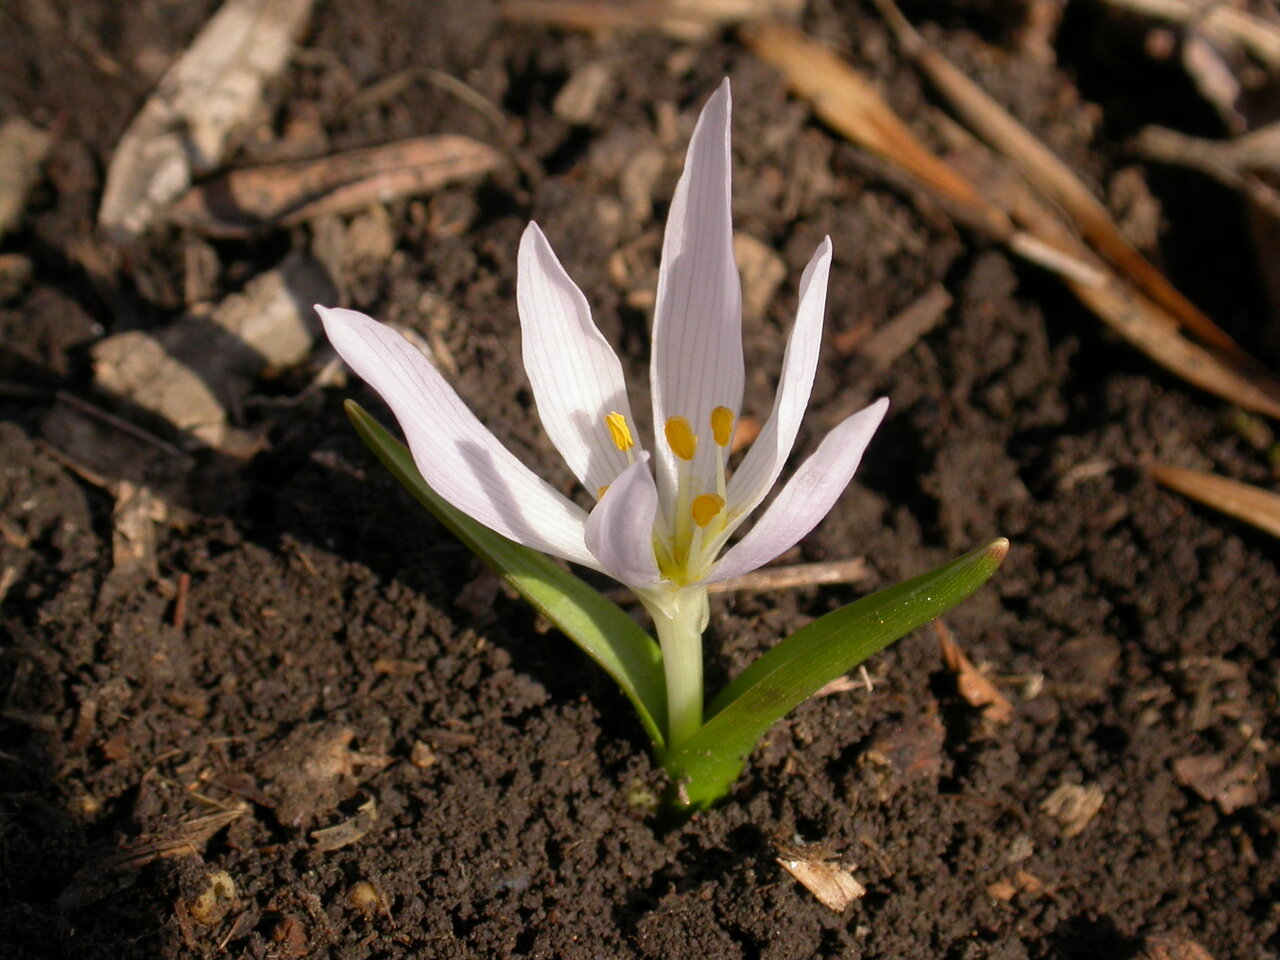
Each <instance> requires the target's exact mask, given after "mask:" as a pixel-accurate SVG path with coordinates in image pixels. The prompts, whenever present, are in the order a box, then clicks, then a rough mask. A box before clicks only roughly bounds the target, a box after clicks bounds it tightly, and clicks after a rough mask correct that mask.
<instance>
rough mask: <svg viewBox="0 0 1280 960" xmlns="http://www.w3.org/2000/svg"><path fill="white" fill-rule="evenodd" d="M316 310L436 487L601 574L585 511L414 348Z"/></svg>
mask: <svg viewBox="0 0 1280 960" xmlns="http://www.w3.org/2000/svg"><path fill="white" fill-rule="evenodd" d="M316 310H317V311H318V312H319V313H320V318H321V320H323V321H324V328H325V333H326V334H327V335H328V337H329V341H330V342H331V343H332V344H333V346H334V348H335V349H336V350H337V351H338V353H339V354H340V355H341V356H342V359H343V360H345V361H346V362H347V364H348V365H349V366H350V367H351V369H352V370H354V371H355V372H356V373H357V374H358V375H359V376H360V377H361V378H362V379H363V380H364V381H365V382H366V383H368V384H369V386H371V387H373V389H374V390H376V391H377V392H378V394H379V395H381V397H382V399H383V400H385V401H386V402H387V406H389V407H390V408H391V412H392V413H394V414H395V417H396V420H397V421H399V423H400V428H401V429H402V430H403V431H404V435H405V439H406V440H407V442H408V444H409V450H410V452H411V453H412V454H413V460H414V463H416V464H417V466H418V469H419V470H420V471H421V472H422V476H423V479H425V480H426V481H427V484H428V485H429V486H430V487H431V489H433V490H434V491H435V492H436V493H438V494H439V495H440V496H441V497H443V498H444V499H445V500H447V501H449V503H451V504H453V505H454V506H455V507H457V508H458V509H459V510H461V511H462V512H463V513H466V514H468V515H469V516H471V517H473V518H475V519H476V520H478V521H480V522H481V523H483V524H484V525H485V526H487V527H489V528H490V529H491V530H495V531H497V532H498V533H500V534H502V535H503V536H505V537H509V538H511V539H512V540H515V541H516V542H517V543H522V544H524V545H525V546H526V547H531V548H532V549H534V550H539V551H542V552H543V553H550V554H553V555H554V556H557V557H562V558H563V559H565V560H572V561H573V562H574V563H580V564H582V565H584V566H588V567H592V568H593V569H597V570H598V569H600V567H599V564H597V563H596V560H595V558H594V557H593V556H592V555H591V553H590V552H589V551H588V550H587V547H586V543H585V541H584V534H585V524H586V513H585V512H584V511H583V510H582V508H581V507H579V506H577V505H576V504H574V503H573V502H572V501H570V500H569V499H568V498H567V497H565V496H563V495H562V494H560V493H559V492H558V491H557V490H555V488H553V487H552V486H551V485H550V484H548V483H547V482H546V481H544V480H542V479H541V478H540V477H538V476H536V475H535V474H534V473H533V472H532V471H531V470H529V468H528V467H526V466H525V465H524V464H523V463H521V462H520V461H519V460H517V459H516V458H515V457H514V456H513V455H512V454H511V452H510V451H509V450H507V448H506V447H504V446H503V445H502V444H501V443H500V442H499V441H498V439H497V438H496V437H495V436H494V435H493V434H492V433H490V432H489V430H488V429H487V428H486V427H485V426H484V424H482V423H481V422H480V421H479V420H478V419H476V416H475V414H473V413H472V412H471V411H470V410H469V409H468V408H467V405H466V404H465V403H463V402H462V400H461V398H459V397H458V395H457V394H456V393H455V392H454V390H453V388H452V387H451V386H449V384H448V383H447V382H446V381H445V379H444V377H442V376H441V375H440V372H439V371H438V370H436V368H435V367H434V366H433V365H432V363H431V362H430V361H429V360H427V358H426V357H424V356H423V355H422V354H421V353H420V352H419V351H418V350H417V349H416V348H415V347H414V346H413V345H412V344H410V343H409V342H408V341H407V340H405V338H404V337H402V336H400V334H398V333H396V332H395V331H394V330H392V329H391V328H390V327H388V326H385V325H384V324H381V323H378V322H377V321H376V320H371V319H370V318H369V317H366V316H365V315H364V314H362V313H357V312H356V311H354V310H342V309H336V308H328V307H319V306H318V307H316Z"/></svg>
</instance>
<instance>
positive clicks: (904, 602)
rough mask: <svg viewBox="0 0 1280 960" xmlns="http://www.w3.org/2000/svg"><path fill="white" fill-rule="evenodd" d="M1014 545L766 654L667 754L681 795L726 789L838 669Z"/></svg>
mask: <svg viewBox="0 0 1280 960" xmlns="http://www.w3.org/2000/svg"><path fill="white" fill-rule="evenodd" d="M1008 550H1009V541H1008V540H1003V539H1001V540H995V541H993V542H992V543H990V544H988V545H987V546H985V547H982V548H980V549H978V550H974V551H973V552H971V553H967V554H965V555H964V556H963V557H960V558H958V559H956V560H952V561H951V562H950V563H947V564H944V565H943V566H941V567H938V568H937V569H936V570H932V571H930V572H929V573H926V574H923V575H921V576H919V577H916V578H915V579H913V580H908V581H907V582H906V583H900V584H898V585H897V586H893V587H888V588H887V589H885V590H881V591H880V592H879V593H874V594H872V595H871V596H869V597H863V598H862V599H861V600H857V601H855V602H853V603H851V604H849V605H848V606H845V607H842V608H840V609H839V610H835V611H833V612H831V613H828V614H827V615H826V616H824V617H821V618H820V619H818V620H815V621H814V622H813V623H811V624H809V625H808V626H807V627H804V628H803V629H801V630H797V631H796V632H795V633H793V634H792V635H791V636H789V637H787V639H785V640H783V641H782V642H781V643H779V644H778V645H777V646H776V647H774V648H773V649H772V650H770V651H769V652H768V653H765V654H764V655H763V656H761V657H760V658H759V659H758V660H756V661H755V662H754V663H753V664H751V666H749V667H747V669H746V670H744V671H743V672H742V673H741V674H739V675H738V677H737V678H735V679H734V681H733V682H732V683H730V684H729V685H728V686H727V687H725V688H724V690H722V691H721V692H720V695H719V696H717V697H716V699H715V701H714V702H713V703H712V704H711V708H710V710H709V711H708V713H709V717H710V719H708V720H707V722H706V724H704V725H703V727H702V729H701V730H699V731H698V732H697V733H695V734H694V735H693V736H692V737H690V738H689V739H688V740H686V741H685V742H684V743H682V744H680V745H679V746H678V747H677V748H676V749H675V750H672V751H671V753H670V754H668V756H667V758H666V760H665V761H663V765H664V766H665V767H666V768H667V770H668V772H669V773H670V774H671V776H672V778H673V779H674V780H675V781H676V782H677V783H678V784H679V785H680V802H681V803H682V804H685V805H686V806H688V807H692V808H701V807H706V806H708V805H710V804H711V803H713V802H715V801H716V800H718V799H720V797H722V796H724V794H725V793H727V792H728V790H729V788H730V787H731V786H732V785H733V782H734V781H735V780H737V779H738V775H739V774H740V773H741V772H742V767H743V765H744V764H745V763H746V761H747V758H748V757H749V756H750V754H751V751H752V750H753V749H754V748H755V745H756V744H757V743H758V742H759V741H760V738H761V737H763V736H764V734H765V733H766V732H767V731H768V729H769V728H770V727H772V726H773V725H774V724H775V723H776V722H777V721H779V720H781V719H782V718H783V717H784V716H786V715H787V714H788V713H790V712H791V710H793V709H794V708H795V707H796V706H798V705H799V704H801V703H803V702H804V701H805V700H806V699H808V698H809V697H810V696H812V695H813V694H814V693H816V692H817V691H818V690H820V689H822V687H823V686H825V685H826V684H827V683H829V682H830V681H832V680H834V679H835V678H836V677H838V676H840V675H841V674H844V673H847V672H848V671H849V670H851V669H853V668H854V667H856V666H857V665H858V664H860V663H861V662H862V661H863V660H865V659H867V657H869V656H871V655H872V654H873V653H878V652H879V651H880V650H883V649H884V648H885V647H887V646H888V645H889V644H890V643H892V642H893V641H894V640H897V639H898V638H899V637H902V636H904V635H906V634H907V633H910V632H911V631H912V630H914V629H915V628H916V627H918V626H920V625H922V624H924V623H928V622H929V621H930V620H932V619H934V618H935V617H937V616H939V615H940V614H942V613H945V612H946V611H947V610H948V609H950V608H951V607H953V606H954V605H955V604H957V603H959V602H960V601H961V600H963V599H965V598H966V597H967V596H969V594H971V593H973V592H974V591H975V590H977V589H978V587H980V586H982V584H983V583H985V582H986V581H987V579H988V578H989V577H990V576H991V575H992V574H993V573H995V572H996V569H997V568H998V567H999V566H1000V563H1001V561H1003V560H1004V557H1005V554H1006V553H1007V552H1008Z"/></svg>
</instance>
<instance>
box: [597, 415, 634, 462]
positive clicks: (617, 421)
mask: <svg viewBox="0 0 1280 960" xmlns="http://www.w3.org/2000/svg"><path fill="white" fill-rule="evenodd" d="M604 422H605V426H607V427H608V428H609V436H610V437H611V438H612V439H613V445H614V446H615V447H617V448H618V449H619V450H622V451H623V452H626V451H627V450H630V449H631V448H632V447H634V446H635V445H636V442H635V440H634V439H632V436H631V428H630V427H629V426H627V418H626V417H624V416H623V415H622V414H620V413H618V411H616V410H614V411H612V412H611V413H609V414H608V416H606V417H605V418H604Z"/></svg>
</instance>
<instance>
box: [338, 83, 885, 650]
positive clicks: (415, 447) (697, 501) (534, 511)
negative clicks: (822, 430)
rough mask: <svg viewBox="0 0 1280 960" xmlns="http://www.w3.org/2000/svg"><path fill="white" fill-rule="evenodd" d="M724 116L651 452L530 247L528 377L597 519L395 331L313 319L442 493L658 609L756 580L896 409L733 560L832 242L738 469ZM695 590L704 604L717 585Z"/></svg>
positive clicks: (777, 512)
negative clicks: (746, 578)
mask: <svg viewBox="0 0 1280 960" xmlns="http://www.w3.org/2000/svg"><path fill="white" fill-rule="evenodd" d="M729 111H730V96H729V83H728V81H727V80H726V81H725V82H724V84H723V85H722V86H721V87H720V89H719V90H717V91H716V93H715V94H714V95H713V96H712V97H711V99H710V101H709V102H708V103H707V106H706V107H705V108H704V110H703V112H702V116H701V117H700V118H699V120H698V124H697V127H696V128H695V130H694V132H693V139H692V142H691V143H690V145H689V153H688V158H687V160H686V164H685V170H684V174H683V176H682V177H681V178H680V183H679V185H678V186H677V187H676V193H675V198H674V199H673V201H672V204H671V213H670V217H669V219H668V221H667V228H666V238H665V241H664V243H663V248H662V264H661V267H660V270H659V273H658V297H657V307H656V311H655V314H654V320H653V342H652V361H651V369H650V377H651V382H652V394H653V422H654V423H655V424H657V425H659V427H658V429H657V431H656V432H657V436H656V437H655V438H654V441H653V445H652V447H651V448H649V449H646V448H645V447H644V446H643V445H642V444H641V443H640V440H639V438H638V437H637V436H636V431H635V428H634V423H635V421H634V419H633V418H632V414H631V406H630V404H629V402H628V400H627V389H626V384H625V383H624V382H623V379H622V366H621V364H620V363H619V362H618V358H617V356H616V355H615V353H614V352H613V349H612V348H611V347H610V346H609V344H608V343H607V342H606V341H605V339H604V338H603V337H602V336H601V334H600V332H599V331H598V330H597V329H596V326H595V324H594V323H593V322H592V319H591V311H590V308H589V307H588V305H587V301H586V298H585V297H584V296H583V295H582V292H581V291H580V290H579V289H578V288H577V286H576V285H575V284H574V283H573V281H572V280H570V279H569V276H568V274H566V273H565V271H564V268H563V267H561V265H560V262H559V260H557V259H556V256H555V254H554V253H553V252H552V250H551V247H550V245H549V244H548V242H547V239H546V237H545V236H544V235H543V233H542V231H541V230H540V229H539V228H538V226H537V225H536V224H533V223H530V224H529V226H528V228H527V229H526V230H525V233H524V236H523V238H522V239H521V242H520V253H519V266H518V280H517V304H518V307H519V313H520V326H521V331H522V336H523V352H524V364H525V369H526V371H527V372H528V375H529V380H530V382H531V383H532V386H533V394H534V399H535V401H536V403H537V407H538V415H539V416H540V417H541V419H542V423H543V426H544V427H545V428H546V430H547V433H548V435H549V436H550V438H551V440H552V442H553V443H554V444H555V445H556V447H557V449H558V450H559V451H560V453H561V454H562V455H563V456H564V459H565V461H566V462H567V463H568V465H569V467H570V469H571V470H572V471H573V472H574V474H575V475H576V476H577V478H578V480H579V481H580V482H581V483H582V485H583V487H585V488H586V490H587V491H589V493H590V494H591V496H593V497H594V498H595V499H596V501H597V502H596V503H595V505H594V507H593V508H592V509H591V510H590V512H587V511H586V510H583V509H582V508H581V507H579V506H578V505H577V504H575V503H574V502H573V501H572V500H570V499H569V498H568V497H566V496H564V495H563V494H561V493H560V492H559V491H558V490H556V489H555V488H553V487H552V486H551V485H550V484H548V483H547V482H546V481H544V480H542V479H541V478H539V477H538V476H536V475H535V474H534V473H533V472H532V471H530V470H529V468H528V467H526V466H525V465H524V464H523V463H521V462H520V461H519V460H517V459H516V458H515V457H514V456H513V455H512V454H511V453H510V452H509V451H508V450H507V448H506V447H505V446H503V444H502V443H501V442H500V441H499V440H498V439H497V438H496V437H495V436H494V435H493V434H492V433H490V432H489V430H488V429H486V428H485V426H484V425H483V424H481V423H480V421H479V420H478V419H477V418H476V417H475V415H474V414H473V413H472V412H471V411H470V410H469V409H467V407H466V405H465V404H464V403H463V402H462V400H461V399H459V397H458V395H457V393H455V392H454V390H453V388H452V387H450V386H449V384H448V383H447V382H446V381H445V379H444V377H443V376H441V374H440V372H439V371H438V370H437V369H436V368H435V367H434V366H433V365H432V364H431V363H430V362H429V361H428V360H427V359H426V358H425V357H424V356H423V355H422V354H421V353H420V352H419V351H418V350H417V349H415V348H414V347H413V346H412V345H410V344H409V343H408V342H407V341H406V340H405V339H404V338H403V337H401V336H400V335H399V334H398V333H396V332H395V331H393V330H392V329H390V328H389V327H386V326H384V325H382V324H380V323H377V322H375V321H374V320H371V319H370V318H369V317H366V316H365V315H363V314H361V313H357V312H355V311H352V310H342V309H332V308H325V307H320V308H318V309H319V311H320V315H321V317H322V318H323V320H324V325H325V331H326V333H327V334H328V336H329V339H330V340H331V341H332V343H333V345H334V347H335V348H337V350H338V352H339V353H340V354H341V355H342V357H343V359H344V360H346V362H347V363H348V364H349V365H350V366H351V367H352V369H353V370H355V372H356V373H358V374H359V375H360V376H361V377H363V378H364V379H365V380H366V381H367V382H368V383H369V384H370V385H371V386H372V387H373V388H374V389H375V390H376V391H377V392H378V393H379V394H381V396H382V398H383V399H384V400H385V401H386V402H387V404H388V405H389V406H390V407H391V409H392V411H393V412H394V413H395V416H396V419H397V420H399V422H400V426H401V427H402V428H403V430H404V432H405V436H406V439H407V441H408V445H409V449H410V450H411V451H412V453H413V458H414V462H415V463H416V464H417V466H418V469H419V470H420V471H421V472H422V476H423V477H424V479H425V480H426V481H427V483H428V484H429V485H430V486H431V487H432V488H433V489H434V490H435V491H436V492H437V493H438V494H440V496H442V497H443V498H444V499H446V500H448V501H449V502H450V503H451V504H453V505H454V506H455V507H457V508H458V509H459V510H461V511H463V512H464V513H466V514H468V515H470V516H471V517H473V518H475V519H476V520H478V521H480V522H481V523H483V524H484V525H485V526H487V527H489V528H490V529H492V530H495V531H497V532H498V533H500V534H503V535H504V536H506V537H509V538H510V539H512V540H515V541H517V542H518V543H522V544H524V545H525V546H528V547H531V548H533V549H535V550H539V551H542V552H544V553H549V554H552V555H554V556H557V557H562V558H563V559H565V560H569V561H571V562H573V563H577V564H581V565H583V566H586V567H591V568H593V569H595V570H599V571H602V572H604V573H607V574H609V575H610V576H612V577H614V578H615V579H617V580H619V581H620V582H622V583H624V584H626V585H627V586H629V587H631V588H633V589H634V590H635V591H636V592H637V594H638V595H640V596H641V598H642V599H645V600H646V603H647V604H648V605H649V606H650V607H651V609H653V608H654V607H655V606H656V607H657V608H659V609H660V610H662V609H666V610H668V611H669V610H670V608H671V607H672V605H673V604H674V605H678V604H679V601H678V599H677V598H678V597H679V595H680V594H681V593H682V592H684V591H686V590H689V589H690V588H701V587H702V585H704V584H707V583H712V582H715V581H718V580H726V579H729V578H731V577H736V576H739V575H741V574H744V573H747V572H748V571H750V570H754V569H755V568H757V567H759V566H761V565H762V564H764V563H767V562H768V561H769V560H772V559H773V558H774V557H776V556H778V555H779V554H780V553H782V552H783V551H784V550H786V549H788V548H789V547H791V546H792V545H793V544H795V543H796V542H797V541H798V540H799V539H800V538H801V537H803V536H804V535H805V534H806V533H808V532H809V531H810V530H811V529H812V528H813V526H814V525H815V524H816V523H817V522H818V521H819V520H820V519H821V518H822V517H823V516H824V515H825V514H826V513H827V512H828V511H829V510H830V509H831V506H832V505H833V504H834V503H835V501H836V498H837V497H839V495H840V493H841V492H842V491H843V490H844V488H845V486H846V485H847V484H848V482H849V480H850V478H851V477H852V476H853V473H854V470H856V469H857V466H858V462H859V460H860V459H861V458H862V453H863V450H864V449H865V448H866V446H867V443H868V442H869V441H870V439H871V435H872V434H873V433H874V432H875V429H876V427H877V426H879V424H880V421H881V419H882V418H883V417H884V414H885V411H886V409H887V407H888V401H887V400H883V399H882V400H879V401H878V402H876V403H874V404H872V405H871V406H869V407H867V408H866V409H865V410H863V411H861V412H860V413H857V414H855V415H853V416H852V417H850V418H849V419H847V420H845V421H844V422H843V423H841V424H840V425H839V426H837V427H836V428H835V429H833V430H832V431H831V432H830V433H829V434H828V435H827V437H826V438H825V439H824V440H823V441H822V443H821V445H820V446H819V447H818V449H817V450H816V451H815V452H814V453H813V454H812V455H811V456H810V457H809V458H808V459H807V460H805V462H804V463H803V464H801V465H800V467H799V469H798V470H797V471H796V473H795V475H794V476H793V477H792V478H791V479H790V480H789V481H788V482H787V483H786V485H785V486H783V488H782V490H781V491H780V492H779V494H778V495H777V497H776V498H775V499H774V500H773V502H772V503H771V504H770V506H769V507H768V509H766V510H765V511H764V513H763V514H761V516H760V517H759V519H758V520H756V522H755V524H754V526H752V527H751V529H750V530H748V531H747V533H746V534H745V535H744V536H743V537H742V538H741V539H740V540H738V542H737V543H735V544H734V545H733V546H728V548H727V549H726V546H727V544H728V541H729V539H730V537H731V536H732V535H733V534H734V532H735V531H736V530H737V529H738V527H739V526H740V525H741V524H742V523H743V521H744V520H745V519H746V518H747V516H748V514H750V513H751V512H752V511H753V510H754V509H755V508H756V507H757V506H759V505H760V503H761V501H762V500H763V499H764V497H765V495H766V494H767V493H768V492H769V490H770V488H772V487H773V485H774V482H775V481H776V480H777V479H778V475H779V474H780V473H781V471H782V468H783V465H784V463H785V462H786V459H787V457H788V455H789V454H790V453H791V449H792V446H793V444H794V442H795V438H796V433H797V431H798V429H799V427H800V420H801V417H802V415H803V413H804V409H805V407H806V406H807V404H808V401H809V391H810V388H811V386H812V383H813V376H814V369H815V367H816V365H817V360H818V350H819V345H820V343H821V339H822V318H823V312H824V308H825V302H826V288H827V275H828V271H829V270H830V266H831V241H830V239H829V238H828V239H825V240H824V241H823V242H822V244H821V245H820V246H819V247H818V251H817V253H816V254H814V257H813V259H812V261H811V262H810V263H809V265H808V266H807V267H806V268H805V271H804V275H803V276H802V277H801V280H800V301H799V309H798V311H797V315H796V322H795V326H794V328H793V330H792V332H791V337H790V340H789V341H788V343H787V349H786V355H785V357H784V359H783V362H782V373H781V377H780V380H779V384H778V391H777V395H776V397H775V399H774V404H773V412H772V413H771V414H770V416H769V419H768V421H767V422H766V423H765V425H764V427H763V428H762V429H761V431H760V434H759V437H758V438H757V439H756V441H755V442H754V443H753V444H752V446H751V448H750V450H749V451H748V452H747V453H746V455H745V457H744V458H743V460H742V462H741V464H740V466H739V467H738V468H737V469H736V470H734V471H733V473H732V475H731V476H730V475H728V472H727V471H726V462H727V460H728V457H729V449H730V445H731V443H732V440H733V433H734V429H735V428H736V426H737V423H738V415H739V411H740V410H741V406H742V391H743V362H742V330H741V327H742V309H741V291H740V281H739V277H738V270H737V266H736V264H735V263H734V259H733V231H732V226H731V223H730V172H731V165H730V154H729ZM722 554H723V555H722ZM696 592H697V593H698V594H699V595H700V598H701V605H702V607H703V609H704V610H705V590H702V589H697V590H696ZM695 615H696V614H695ZM698 629H699V632H700V627H699V628H698Z"/></svg>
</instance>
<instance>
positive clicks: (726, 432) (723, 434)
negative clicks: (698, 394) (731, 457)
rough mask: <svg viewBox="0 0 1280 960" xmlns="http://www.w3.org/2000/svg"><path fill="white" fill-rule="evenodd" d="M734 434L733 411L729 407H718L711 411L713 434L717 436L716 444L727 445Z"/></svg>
mask: <svg viewBox="0 0 1280 960" xmlns="http://www.w3.org/2000/svg"><path fill="white" fill-rule="evenodd" d="M732 434H733V411H732V410H730V409H729V408H728V407H716V408H715V409H714V410H712V411H711V435H712V436H713V437H715V438H716V445H717V446H720V447H727V446H728V445H729V437H730V436H732Z"/></svg>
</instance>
